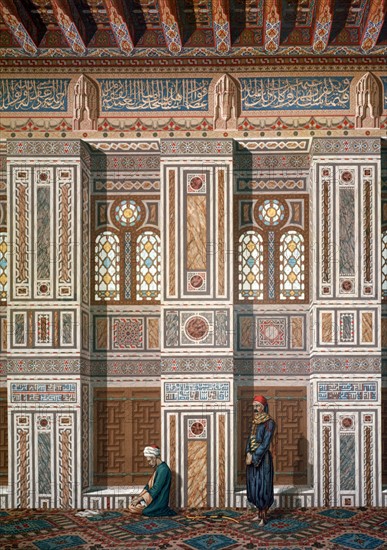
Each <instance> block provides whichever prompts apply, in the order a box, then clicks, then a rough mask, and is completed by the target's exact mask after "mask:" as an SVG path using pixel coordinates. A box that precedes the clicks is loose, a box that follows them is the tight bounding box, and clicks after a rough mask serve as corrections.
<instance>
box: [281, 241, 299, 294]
mask: <svg viewBox="0 0 387 550" xmlns="http://www.w3.org/2000/svg"><path fill="white" fill-rule="evenodd" d="M304 271H305V246H304V237H303V236H302V235H301V234H300V233H298V232H297V231H288V232H287V233H284V234H283V235H282V236H281V240H280V299H281V300H289V299H291V300H292V299H299V300H303V299H304V297H305V280H304V279H305V273H304Z"/></svg>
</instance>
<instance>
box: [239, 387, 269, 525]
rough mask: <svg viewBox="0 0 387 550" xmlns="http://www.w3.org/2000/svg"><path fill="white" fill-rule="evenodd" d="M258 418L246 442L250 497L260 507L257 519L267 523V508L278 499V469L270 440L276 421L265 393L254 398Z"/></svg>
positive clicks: (254, 421)
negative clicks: (276, 490)
mask: <svg viewBox="0 0 387 550" xmlns="http://www.w3.org/2000/svg"><path fill="white" fill-rule="evenodd" d="M253 409H254V418H253V421H252V424H251V430H250V436H249V438H248V440H247V445H246V483H247V500H248V501H249V502H251V503H252V504H254V505H255V506H256V507H257V509H258V515H257V516H256V517H255V518H254V520H260V522H259V525H265V523H267V511H268V509H269V508H270V506H271V505H272V504H273V502H274V483H273V482H274V468H273V459H272V456H271V452H270V451H269V446H270V442H271V440H272V437H273V435H274V430H275V422H274V420H273V419H272V418H271V417H270V415H269V414H268V405H267V400H266V398H265V397H264V396H263V395H256V396H255V397H254V399H253Z"/></svg>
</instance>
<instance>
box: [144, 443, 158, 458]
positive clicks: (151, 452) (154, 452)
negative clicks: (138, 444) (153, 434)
mask: <svg viewBox="0 0 387 550" xmlns="http://www.w3.org/2000/svg"><path fill="white" fill-rule="evenodd" d="M160 454H161V453H160V449H159V448H158V447H156V445H151V446H149V447H145V449H144V456H155V457H158V456H160Z"/></svg>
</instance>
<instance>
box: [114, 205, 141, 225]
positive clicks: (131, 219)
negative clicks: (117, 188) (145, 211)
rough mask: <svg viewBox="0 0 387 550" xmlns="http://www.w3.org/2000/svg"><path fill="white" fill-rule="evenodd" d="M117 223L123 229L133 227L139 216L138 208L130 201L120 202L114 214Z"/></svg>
mask: <svg viewBox="0 0 387 550" xmlns="http://www.w3.org/2000/svg"><path fill="white" fill-rule="evenodd" d="M114 215H115V218H116V220H117V222H118V223H119V224H121V225H123V226H124V227H130V226H131V225H134V224H135V223H136V222H137V220H138V219H139V216H140V207H139V206H138V205H137V204H136V203H135V202H134V201H132V200H125V201H121V202H120V203H119V204H118V205H117V206H116V208H115V212H114Z"/></svg>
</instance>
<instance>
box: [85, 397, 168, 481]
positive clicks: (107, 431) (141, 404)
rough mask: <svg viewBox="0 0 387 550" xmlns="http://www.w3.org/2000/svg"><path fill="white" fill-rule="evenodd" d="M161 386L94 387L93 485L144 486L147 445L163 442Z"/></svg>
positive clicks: (147, 468)
mask: <svg viewBox="0 0 387 550" xmlns="http://www.w3.org/2000/svg"><path fill="white" fill-rule="evenodd" d="M160 415H161V410H160V389H159V388H95V390H94V484H95V485H133V484H135V485H141V484H143V483H146V481H147V480H148V479H149V475H150V471H149V467H148V466H147V464H146V461H145V459H144V456H143V450H144V446H145V445H148V444H155V445H160V440H161V431H160Z"/></svg>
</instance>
